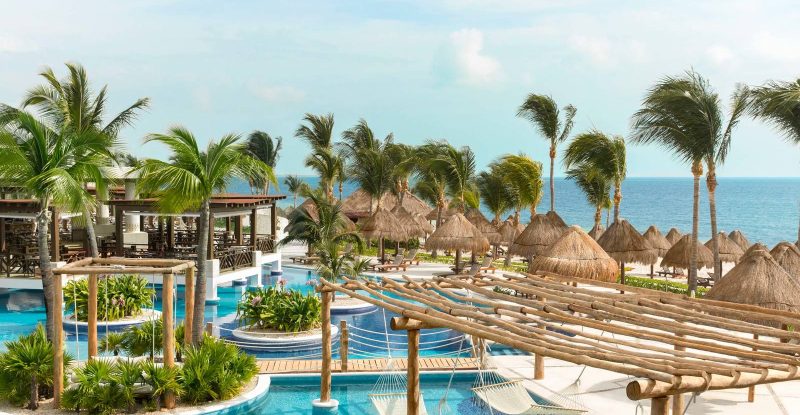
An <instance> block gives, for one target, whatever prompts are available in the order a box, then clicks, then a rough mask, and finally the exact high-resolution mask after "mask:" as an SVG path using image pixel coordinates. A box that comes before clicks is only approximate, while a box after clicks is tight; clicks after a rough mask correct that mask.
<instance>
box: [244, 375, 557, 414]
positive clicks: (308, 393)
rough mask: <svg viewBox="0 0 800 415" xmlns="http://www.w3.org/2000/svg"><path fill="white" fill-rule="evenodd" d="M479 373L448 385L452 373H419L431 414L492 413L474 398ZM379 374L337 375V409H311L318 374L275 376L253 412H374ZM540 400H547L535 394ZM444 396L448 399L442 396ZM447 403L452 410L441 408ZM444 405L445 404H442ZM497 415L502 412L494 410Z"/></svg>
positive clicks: (458, 377) (456, 378)
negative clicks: (374, 391) (375, 389)
mask: <svg viewBox="0 0 800 415" xmlns="http://www.w3.org/2000/svg"><path fill="white" fill-rule="evenodd" d="M475 378H476V374H475V373H473V372H466V373H465V372H459V373H456V374H455V375H454V377H453V382H452V384H451V385H450V388H449V389H448V387H447V385H448V382H449V380H450V373H423V374H421V375H420V389H421V391H422V397H423V400H424V402H425V407H426V409H427V412H428V413H429V414H439V413H443V414H444V413H450V414H459V415H477V414H489V413H492V412H490V411H489V409H488V408H485V407H483V406H479V405H478V404H477V403H476V402H475V401H474V399H473V394H472V390H471V389H470V388H472V386H473V384H474V383H475ZM377 380H378V377H377V376H376V375H338V376H337V375H334V376H333V378H332V385H331V397H332V398H333V399H336V400H338V401H339V408H338V410H336V411H333V412H331V411H329V410H316V411H312V407H311V401H312V400H314V399H317V398H319V376H291V377H272V383H271V385H270V388H269V392H268V393H267V397H266V399H265V400H264V401H263V403H262V404H261V407H260V410H257V411H253V412H251V413H253V414H254V415H266V414H285V415H299V414H311V413H313V414H319V415H321V414H331V415H363V414H373V413H375V409H374V407H373V406H372V403H371V402H370V400H369V394H370V393H372V392H373V387H374V385H375V383H376V382H377ZM532 397H533V399H534V400H535V401H537V402H540V403H546V401H545V400H544V399H542V398H540V397H538V396H535V395H532ZM442 398H445V399H442ZM440 404H441V405H446V406H447V409H449V412H445V411H444V410H443V411H442V412H440V411H439V407H440ZM442 409H445V408H442ZM494 414H495V415H500V414H499V413H497V412H494Z"/></svg>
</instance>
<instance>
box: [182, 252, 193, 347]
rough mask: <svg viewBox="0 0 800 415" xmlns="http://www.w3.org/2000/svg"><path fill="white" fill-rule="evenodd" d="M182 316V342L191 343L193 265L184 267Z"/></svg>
mask: <svg viewBox="0 0 800 415" xmlns="http://www.w3.org/2000/svg"><path fill="white" fill-rule="evenodd" d="M183 294H184V297H186V298H184V302H183V303H184V317H183V344H184V345H187V346H188V345H190V344H192V334H193V333H192V323H193V322H194V267H189V268H186V275H185V276H184V285H183Z"/></svg>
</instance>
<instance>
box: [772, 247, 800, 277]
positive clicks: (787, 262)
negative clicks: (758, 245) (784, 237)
mask: <svg viewBox="0 0 800 415" xmlns="http://www.w3.org/2000/svg"><path fill="white" fill-rule="evenodd" d="M769 253H770V255H772V257H773V258H775V262H777V263H778V265H780V266H781V267H783V269H785V270H786V272H788V273H789V275H791V276H792V277H794V278H795V279H796V280H797V281H800V249H798V248H797V245H795V244H793V243H791V242H785V241H784V242H780V243H778V244H777V245H775V247H774V248H772V250H771V251H769Z"/></svg>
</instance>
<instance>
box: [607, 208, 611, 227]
mask: <svg viewBox="0 0 800 415" xmlns="http://www.w3.org/2000/svg"><path fill="white" fill-rule="evenodd" d="M610 218H611V209H606V229H608V224H609V221H610Z"/></svg>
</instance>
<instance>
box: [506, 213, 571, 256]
mask: <svg viewBox="0 0 800 415" xmlns="http://www.w3.org/2000/svg"><path fill="white" fill-rule="evenodd" d="M562 232H563V229H562V228H561V226H560V225H559V224H558V223H553V221H551V220H550V218H548V217H547V215H544V214H541V213H539V214H536V215H534V216H533V217H532V218H531V223H529V224H528V226H527V227H525V230H524V231H522V233H520V234H519V235H518V236H517V239H515V240H514V243H513V244H511V253H512V254H515V255H520V256H524V257H526V258H530V257H532V256H534V255H538V254H540V253H542V252H544V251H545V249H547V247H549V246H550V245H552V244H553V242H555V241H556V239H558V237H559V236H561V233H562Z"/></svg>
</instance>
